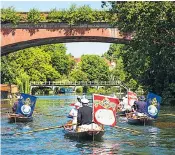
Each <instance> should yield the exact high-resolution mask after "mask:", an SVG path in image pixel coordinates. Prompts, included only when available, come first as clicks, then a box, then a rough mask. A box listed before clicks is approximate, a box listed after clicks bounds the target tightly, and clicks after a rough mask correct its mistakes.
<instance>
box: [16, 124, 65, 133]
mask: <svg viewBox="0 0 175 155" xmlns="http://www.w3.org/2000/svg"><path fill="white" fill-rule="evenodd" d="M62 127H64V125H61V126H52V127H48V128H41V129H36V130H33V131H28V132H18V133H15V134H14V135H22V134H30V133H33V132H39V131H45V130H51V129H56V128H62Z"/></svg>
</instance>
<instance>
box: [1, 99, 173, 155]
mask: <svg viewBox="0 0 175 155" xmlns="http://www.w3.org/2000/svg"><path fill="white" fill-rule="evenodd" d="M75 101H76V98H75V96H61V97H58V96H52V97H42V98H38V100H37V103H36V108H35V112H34V114H33V116H34V120H33V122H29V123H8V119H7V113H6V112H8V111H9V109H8V106H6V107H5V106H4V105H2V107H1V154H2V155H12V154H14V155H16V154H19V155H40V154H42V155H45V154H46V155H67V154H70V155H79V154H82V155H84V154H89V155H90V154H94V155H108V154H117V155H173V154H175V121H174V120H175V112H174V111H175V107H165V106H161V111H160V114H159V117H158V119H157V120H156V121H155V122H154V124H153V125H152V126H134V125H129V124H128V123H127V122H126V119H125V118H124V117H119V118H117V125H118V126H120V127H122V128H130V129H133V130H136V131H139V132H140V134H138V133H137V134H136V133H132V132H129V131H126V130H122V129H116V128H112V127H109V126H106V127H105V134H104V136H103V138H102V139H101V140H100V141H80V140H72V139H69V138H66V137H64V132H63V129H62V128H59V129H53V130H45V131H40V132H35V133H32V134H22V135H13V134H14V133H19V132H27V131H31V130H35V129H38V128H46V127H51V126H57V125H63V124H64V123H65V122H67V121H68V120H69V118H67V117H66V115H67V114H68V113H69V111H70V110H71V108H72V107H71V106H70V104H71V103H74V102H75Z"/></svg>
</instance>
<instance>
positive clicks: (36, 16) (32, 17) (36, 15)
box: [27, 9, 45, 24]
mask: <svg viewBox="0 0 175 155" xmlns="http://www.w3.org/2000/svg"><path fill="white" fill-rule="evenodd" d="M44 19H45V18H44V16H42V15H41V13H40V11H39V10H38V9H30V11H29V12H28V13H27V21H28V22H30V23H34V24H37V23H39V22H41V21H44Z"/></svg>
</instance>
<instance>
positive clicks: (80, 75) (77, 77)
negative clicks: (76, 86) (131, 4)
mask: <svg viewBox="0 0 175 155" xmlns="http://www.w3.org/2000/svg"><path fill="white" fill-rule="evenodd" d="M69 77H70V80H71V81H87V80H88V78H87V74H86V73H85V72H83V71H81V70H80V69H76V68H75V69H73V70H72V71H71V73H70V75H69Z"/></svg>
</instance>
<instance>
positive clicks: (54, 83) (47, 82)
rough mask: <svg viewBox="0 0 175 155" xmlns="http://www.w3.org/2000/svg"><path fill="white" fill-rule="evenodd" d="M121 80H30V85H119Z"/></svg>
mask: <svg viewBox="0 0 175 155" xmlns="http://www.w3.org/2000/svg"><path fill="white" fill-rule="evenodd" d="M120 84H121V81H119V80H117V81H31V82H30V85H31V86H32V85H35V86H36V85H37V86H40V85H47V86H48V85H49V86H52V85H60V86H61V85H74V86H76V85H80V86H81V85H120Z"/></svg>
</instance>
